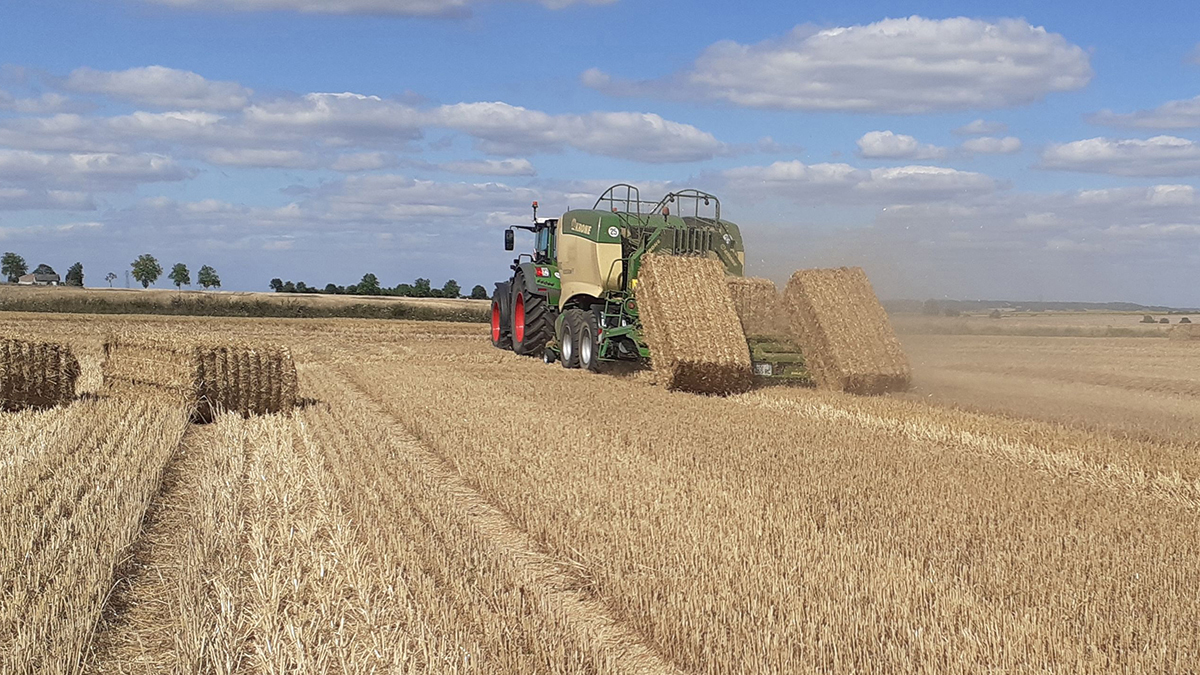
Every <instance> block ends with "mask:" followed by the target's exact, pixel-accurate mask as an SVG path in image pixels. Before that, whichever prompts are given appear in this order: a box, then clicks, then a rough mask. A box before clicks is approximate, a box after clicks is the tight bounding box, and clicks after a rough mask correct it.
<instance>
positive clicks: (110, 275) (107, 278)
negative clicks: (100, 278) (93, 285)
mask: <svg viewBox="0 0 1200 675" xmlns="http://www.w3.org/2000/svg"><path fill="white" fill-rule="evenodd" d="M104 280H105V281H107V282H108V287H109V288H112V282H114V281H116V280H117V273H116V272H109V273H108V274H105V275H104Z"/></svg>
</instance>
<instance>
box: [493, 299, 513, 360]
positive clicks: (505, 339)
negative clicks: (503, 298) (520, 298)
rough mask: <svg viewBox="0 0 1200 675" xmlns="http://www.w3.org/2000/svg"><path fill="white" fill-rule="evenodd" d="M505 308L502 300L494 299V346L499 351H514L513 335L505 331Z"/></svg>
mask: <svg viewBox="0 0 1200 675" xmlns="http://www.w3.org/2000/svg"><path fill="white" fill-rule="evenodd" d="M504 319H505V316H504V307H503V306H502V303H501V302H500V298H499V297H496V298H492V346H493V347H496V348H497V349H512V335H511V334H510V333H509V332H508V331H506V330H505V329H504V324H505V323H508V322H506V321H505V320H504Z"/></svg>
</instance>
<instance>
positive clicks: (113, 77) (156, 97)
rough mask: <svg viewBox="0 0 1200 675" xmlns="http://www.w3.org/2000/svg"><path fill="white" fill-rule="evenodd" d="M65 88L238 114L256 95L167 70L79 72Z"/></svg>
mask: <svg viewBox="0 0 1200 675" xmlns="http://www.w3.org/2000/svg"><path fill="white" fill-rule="evenodd" d="M64 86H65V87H66V88H67V89H69V90H71V91H78V92H84V93H89V94H103V95H105V96H108V97H110V98H114V99H119V100H124V101H132V102H134V103H139V104H142V105H149V106H154V107H158V108H184V109H192V108H194V109H199V110H237V109H240V108H242V107H243V106H245V105H246V102H247V101H248V100H249V98H250V95H251V94H252V93H253V92H251V91H250V90H249V89H247V88H245V87H243V86H241V85H240V84H238V83H236V82H214V81H212V80H207V79H205V78H204V77H201V76H200V75H197V74H196V73H193V72H190V71H187V70H176V69H174V68H164V67H163V66H146V67H142V68H130V69H129V70H120V71H106V70H94V69H92V68H78V69H76V70H74V71H73V72H72V73H71V74H70V75H69V76H67V79H66V82H65V83H64Z"/></svg>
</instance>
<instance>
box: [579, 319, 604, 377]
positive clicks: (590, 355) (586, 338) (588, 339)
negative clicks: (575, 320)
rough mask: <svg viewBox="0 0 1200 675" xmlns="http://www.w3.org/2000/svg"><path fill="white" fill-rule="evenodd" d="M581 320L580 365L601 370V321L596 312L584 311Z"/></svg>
mask: <svg viewBox="0 0 1200 675" xmlns="http://www.w3.org/2000/svg"><path fill="white" fill-rule="evenodd" d="M580 318H581V319H582V320H581V321H580V322H579V332H578V333H576V335H578V336H579V367H580V368H584V369H586V370H590V371H592V372H593V373H595V372H598V371H599V370H600V322H599V321H597V320H596V313H595V312H592V311H584V312H583V316H582V317H580Z"/></svg>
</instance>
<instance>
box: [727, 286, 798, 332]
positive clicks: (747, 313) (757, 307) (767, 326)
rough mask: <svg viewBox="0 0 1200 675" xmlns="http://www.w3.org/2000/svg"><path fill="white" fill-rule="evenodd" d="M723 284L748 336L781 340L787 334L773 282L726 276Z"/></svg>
mask: <svg viewBox="0 0 1200 675" xmlns="http://www.w3.org/2000/svg"><path fill="white" fill-rule="evenodd" d="M725 282H726V285H727V286H728V287H729V295H730V296H731V297H732V298H733V306H734V308H736V309H737V314H738V318H739V319H740V320H741V322H742V332H743V333H745V335H746V336H747V337H749V336H760V337H781V336H786V335H787V332H788V327H787V322H786V320H785V318H784V315H783V312H782V308H781V307H780V297H779V291H778V290H776V288H775V282H774V281H771V280H770V279H760V278H757V277H747V278H742V277H727V278H726V280H725Z"/></svg>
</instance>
